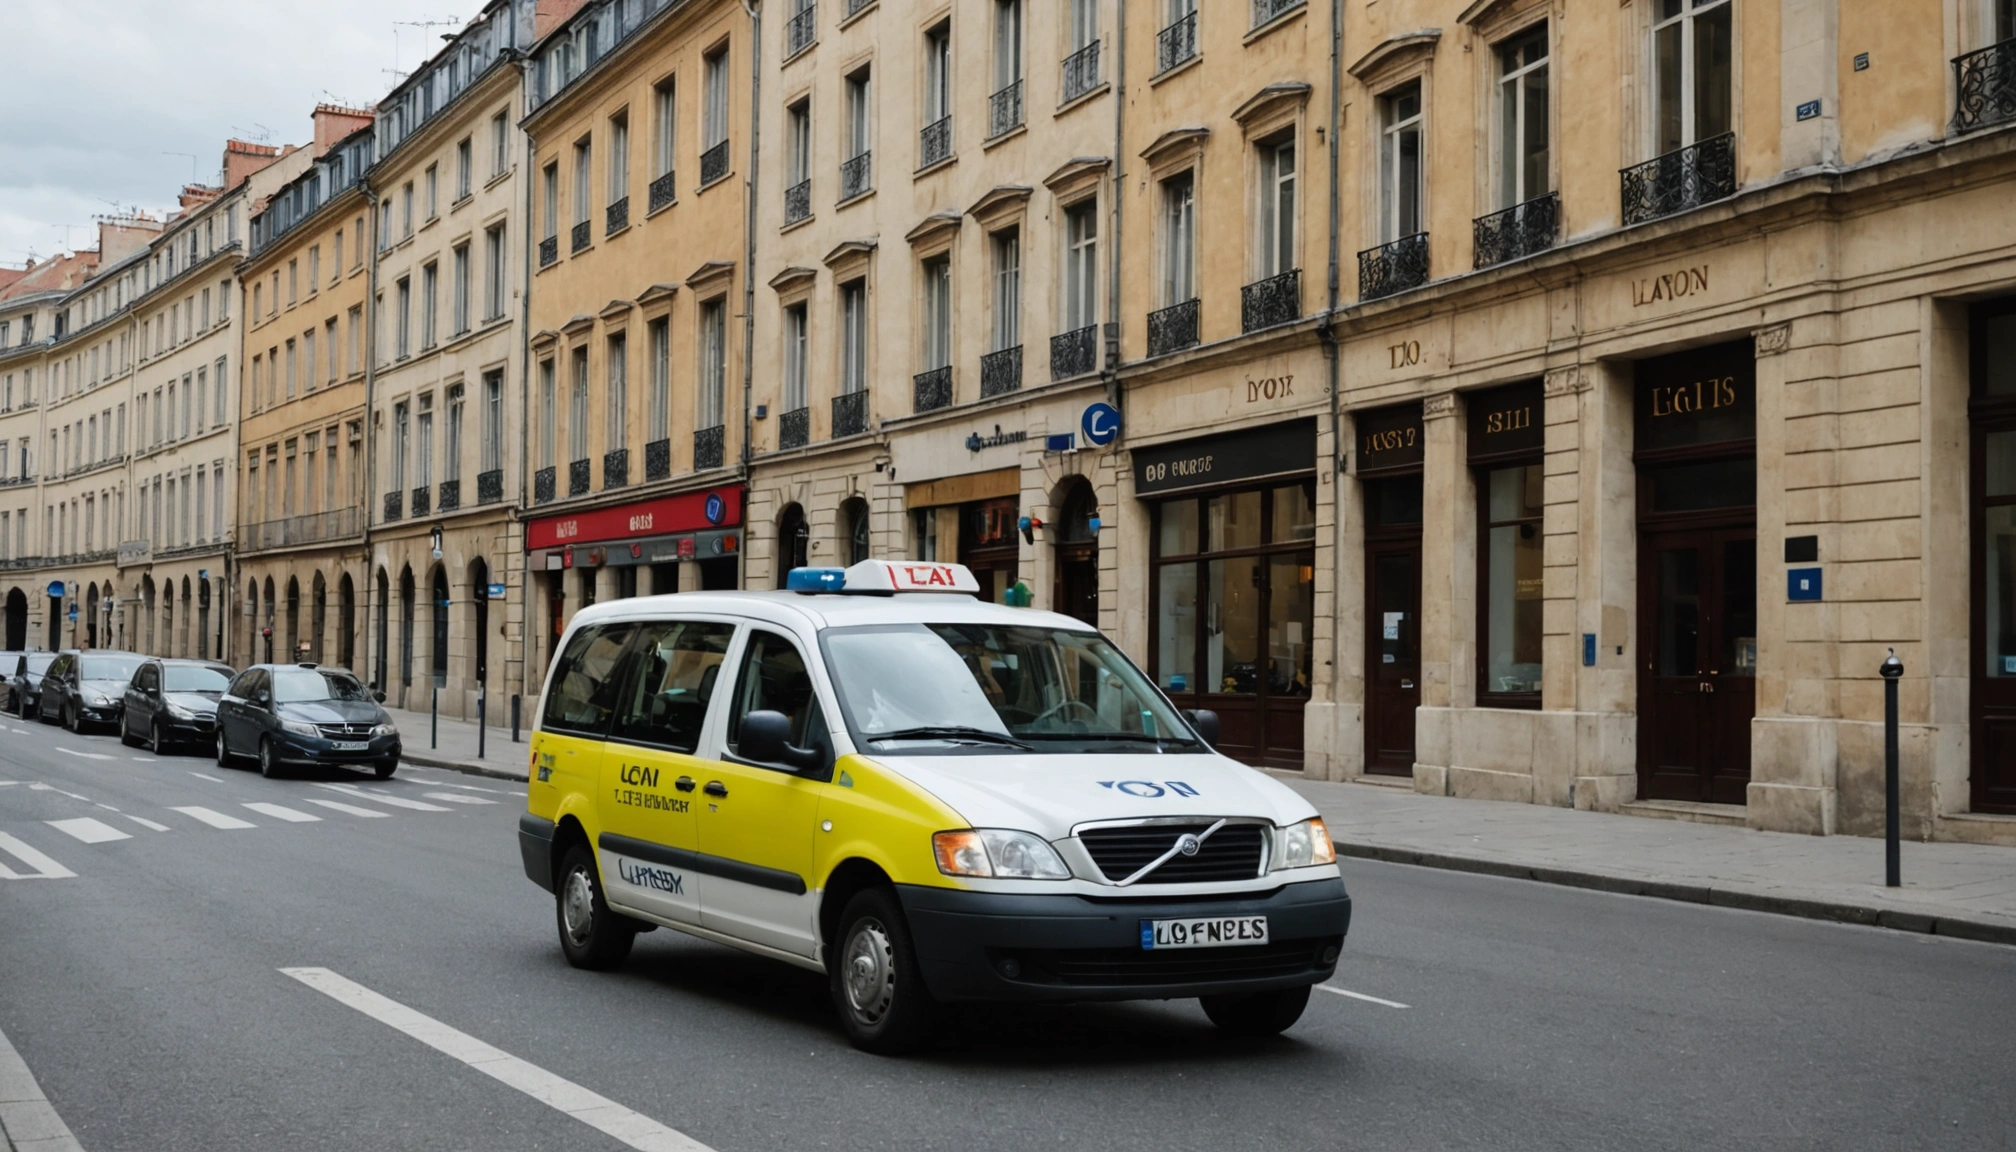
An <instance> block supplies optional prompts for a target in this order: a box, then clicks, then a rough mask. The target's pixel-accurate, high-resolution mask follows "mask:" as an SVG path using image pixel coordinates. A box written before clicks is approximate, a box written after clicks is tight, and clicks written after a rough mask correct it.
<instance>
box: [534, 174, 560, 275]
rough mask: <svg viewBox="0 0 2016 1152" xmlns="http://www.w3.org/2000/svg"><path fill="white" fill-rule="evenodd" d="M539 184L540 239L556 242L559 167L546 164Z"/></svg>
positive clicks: (558, 234) (558, 214)
mask: <svg viewBox="0 0 2016 1152" xmlns="http://www.w3.org/2000/svg"><path fill="white" fill-rule="evenodd" d="M539 183H540V200H541V204H540V213H539V229H540V233H541V239H545V240H557V239H558V238H559V236H560V165H558V164H548V165H547V166H546V170H545V171H544V172H543V173H541V175H540V180H539ZM542 262H543V258H542Z"/></svg>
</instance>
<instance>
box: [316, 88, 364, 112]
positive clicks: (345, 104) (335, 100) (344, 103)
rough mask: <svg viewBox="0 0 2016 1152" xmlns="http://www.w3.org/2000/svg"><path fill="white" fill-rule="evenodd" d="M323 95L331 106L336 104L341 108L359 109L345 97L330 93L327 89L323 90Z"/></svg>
mask: <svg viewBox="0 0 2016 1152" xmlns="http://www.w3.org/2000/svg"><path fill="white" fill-rule="evenodd" d="M322 95H324V96H327V97H328V98H329V102H330V103H331V104H334V105H336V106H338V107H340V108H355V107H357V105H355V104H352V103H351V102H350V101H349V100H346V99H344V98H343V97H341V96H338V95H337V94H336V93H334V92H331V91H329V90H328V89H327V88H324V89H322Z"/></svg>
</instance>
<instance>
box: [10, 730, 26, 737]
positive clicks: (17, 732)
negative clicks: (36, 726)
mask: <svg viewBox="0 0 2016 1152" xmlns="http://www.w3.org/2000/svg"><path fill="white" fill-rule="evenodd" d="M7 730H8V731H9V732H12V733H14V734H15V735H16V736H26V735H28V730H27V729H26V728H9V729H7Z"/></svg>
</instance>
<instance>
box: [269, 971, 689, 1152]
mask: <svg viewBox="0 0 2016 1152" xmlns="http://www.w3.org/2000/svg"><path fill="white" fill-rule="evenodd" d="M280 971H281V972H283V973H285V974H286V975H288V976H291V977H293V978H294V979H296V980H299V981H300V982H301V983H303V984H306V985H307V986H308V987H310V988H313V989H315V990H316V991H317V992H320V993H322V994H323V995H324V996H327V997H329V998H330V999H332V1000H334V1001H336V1002H337V1003H338V1004H342V1005H344V1006H346V1007H350V1008H354V1009H356V1010H357V1011H359V1012H361V1013H363V1014H364V1015H366V1016H369V1017H371V1018H372V1019H373V1020H376V1021H378V1022H379V1023H380V1024H384V1025H386V1026H388V1027H391V1028H394V1029H397V1030H398V1031H400V1032H404V1033H405V1034H406V1035H408V1036H411V1037H412V1038H413V1039H415V1040H418V1041H420V1042H421V1043H422V1044H425V1045H427V1046H428V1047H429V1048H432V1049H434V1050H435V1051H436V1052H441V1053H444V1054H446V1055H449V1056H452V1057H454V1058H455V1059H457V1060H460V1061H461V1062H462V1063H464V1064H467V1065H468V1066H469V1067H471V1068H474V1069H475V1070H476V1071H478V1072H481V1073H483V1074H484V1075H485V1076H489V1077H491V1078H492V1079H494V1080H497V1081H499V1082H500V1083H503V1084H505V1085H507V1086H509V1087H512V1088H516V1089H517V1090H518V1091H520V1092H523V1093H525V1094H526V1095H527V1096H530V1097H532V1098H533V1099H534V1100H537V1101H539V1102H540V1103H541V1104H545V1105H547V1106H548V1107H551V1108H554V1109H556V1110H558V1111H561V1112H565V1113H566V1114H567V1115H569V1116H572V1117H573V1118H574V1119H576V1120H579V1121H581V1122H582V1123H583V1124H586V1125H588V1126H589V1127H590V1128H594V1129H596V1130H597V1131H600V1132H605V1133H607V1134H609V1135H610V1136H613V1137H615V1138H616V1139H617V1140H618V1141H620V1142H621V1143H622V1144H624V1145H625V1146H626V1147H630V1148H636V1149H639V1150H640V1152H713V1150H712V1149H710V1148H708V1147H707V1146H706V1145H705V1144H702V1143H700V1142H699V1141H697V1140H695V1139H693V1138H692V1137H691V1136H688V1135H686V1134H685V1133H684V1132H680V1131H678V1130H677V1129H674V1128H667V1127H666V1126H665V1125H663V1124H660V1123H659V1122H657V1121H656V1120H653V1119H651V1118H650V1117H649V1116H646V1115H644V1114H642V1113H640V1112H633V1111H631V1110H630V1109H628V1108H625V1107H624V1106H623V1105H621V1104H618V1103H616V1102H615V1101H614V1100H611V1099H609V1098H608V1097H607V1096H602V1095H599V1094H597V1093H594V1092H590V1091H589V1090H588V1089H586V1088H583V1087H582V1086H581V1085H579V1084H576V1083H574V1082H573V1081H572V1080H568V1079H565V1078H564V1077H561V1076H557V1075H555V1074H553V1073H551V1072H548V1071H547V1070H545V1069H544V1068H541V1067H539V1066H538V1065H536V1064H530V1063H527V1062H526V1061H524V1060H520V1059H519V1058H518V1057H516V1056H513V1055H511V1054H510V1053H509V1052H505V1051H503V1050H502V1049H499V1048H493V1047H491V1046H490V1045H488V1044H485V1043H484V1042H483V1041H481V1040H478V1039H477V1038H476V1037H474V1036H471V1035H469V1034H468V1033H467V1032H463V1031H460V1030H458V1029H455V1028H451V1027H449V1026H448V1025H446V1024H443V1023H442V1022H440V1021H439V1020H436V1019H434V1018H433V1017H431V1016H427V1015H424V1014H422V1013H419V1012H416V1011H414V1010H413V1009H411V1008H408V1007H406V1006H405V1005H404V1004H401V1003H399V1002H398V1001H396V1000H392V999H388V998H387V997H384V996H381V995H379V994H378V993H376V992H373V991H372V990H371V989H369V988H366V987H364V986H363V985H362V984H359V983H357V982H355V981H353V980H349V979H346V978H344V977H342V976H339V975H337V974H336V973H334V972H331V971H330V970H329V969H327V968H282V969H280Z"/></svg>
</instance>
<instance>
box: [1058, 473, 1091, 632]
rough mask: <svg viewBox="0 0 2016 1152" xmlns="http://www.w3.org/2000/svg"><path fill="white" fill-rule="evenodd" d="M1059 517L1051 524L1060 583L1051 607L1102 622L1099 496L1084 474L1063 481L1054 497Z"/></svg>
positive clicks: (1083, 618) (1084, 618)
mask: <svg viewBox="0 0 2016 1152" xmlns="http://www.w3.org/2000/svg"><path fill="white" fill-rule="evenodd" d="M1051 503H1052V507H1054V508H1056V509H1057V512H1056V517H1057V518H1056V519H1055V520H1053V521H1052V522H1051V523H1050V524H1049V526H1048V527H1049V535H1050V539H1051V542H1052V543H1053V544H1054V545H1055V546H1056V548H1057V586H1056V590H1055V594H1054V598H1053V599H1052V600H1051V602H1050V604H1051V610H1052V611H1056V612H1062V613H1063V614H1065V615H1066V616H1075V617H1077V618H1078V619H1080V620H1083V621H1084V622H1086V623H1087V624H1090V625H1092V626H1093V627H1095V628H1096V627H1098V625H1099V530H1098V528H1097V527H1095V525H1096V524H1097V523H1098V522H1099V499H1098V497H1097V496H1094V495H1093V493H1092V485H1091V484H1090V483H1088V482H1087V481H1086V480H1085V478H1084V477H1083V476H1074V477H1072V478H1071V479H1069V480H1067V481H1065V482H1064V487H1063V490H1062V491H1061V492H1059V493H1058V499H1056V500H1053V501H1052V502H1051Z"/></svg>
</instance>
